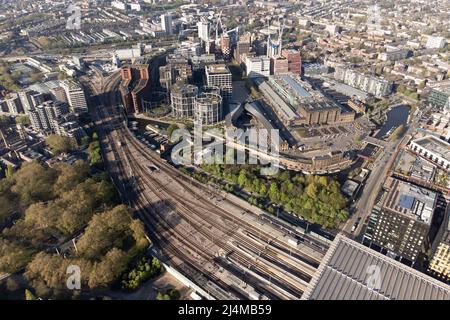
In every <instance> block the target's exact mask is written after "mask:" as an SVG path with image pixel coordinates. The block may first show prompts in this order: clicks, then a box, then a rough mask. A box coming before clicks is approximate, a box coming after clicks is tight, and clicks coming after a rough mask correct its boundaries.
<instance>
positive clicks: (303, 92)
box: [269, 74, 340, 111]
mask: <svg viewBox="0 0 450 320" xmlns="http://www.w3.org/2000/svg"><path fill="white" fill-rule="evenodd" d="M269 83H270V84H271V87H272V88H273V89H274V91H275V92H276V93H277V94H278V95H280V96H282V97H284V99H285V100H288V101H289V103H290V104H291V105H293V106H294V107H297V106H302V107H303V108H304V109H305V110H307V111H322V110H326V109H340V107H339V106H338V105H337V104H336V103H335V102H334V101H333V100H331V99H329V98H327V97H326V96H325V95H324V94H323V93H322V92H321V91H319V90H316V89H314V88H313V86H312V85H311V84H310V83H309V82H306V81H303V80H301V79H300V78H299V77H298V76H294V75H292V74H284V75H280V76H271V77H270V78H269Z"/></svg>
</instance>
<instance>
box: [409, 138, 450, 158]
mask: <svg viewBox="0 0 450 320" xmlns="http://www.w3.org/2000/svg"><path fill="white" fill-rule="evenodd" d="M413 142H414V143H416V144H418V145H419V146H421V147H423V148H425V149H427V150H430V151H431V152H432V153H434V154H437V155H439V156H440V157H441V158H444V159H445V160H447V161H450V144H449V143H447V142H445V141H443V140H441V139H439V138H436V137H434V136H426V137H423V138H419V139H416V140H413Z"/></svg>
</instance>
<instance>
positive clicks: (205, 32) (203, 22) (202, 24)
mask: <svg viewBox="0 0 450 320" xmlns="http://www.w3.org/2000/svg"><path fill="white" fill-rule="evenodd" d="M197 28H198V37H199V38H200V39H202V40H203V41H205V42H209V33H210V26H209V21H208V19H206V18H205V17H202V18H201V19H200V21H199V22H198V23H197Z"/></svg>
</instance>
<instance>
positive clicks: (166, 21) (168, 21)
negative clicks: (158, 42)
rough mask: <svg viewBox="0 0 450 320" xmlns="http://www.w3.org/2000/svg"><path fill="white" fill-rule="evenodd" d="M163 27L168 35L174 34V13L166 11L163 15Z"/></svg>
mask: <svg viewBox="0 0 450 320" xmlns="http://www.w3.org/2000/svg"><path fill="white" fill-rule="evenodd" d="M161 29H163V30H164V31H165V32H166V34H167V35H172V34H173V30H172V15H171V14H170V13H165V14H162V15H161Z"/></svg>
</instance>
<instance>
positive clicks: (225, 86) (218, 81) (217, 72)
mask: <svg viewBox="0 0 450 320" xmlns="http://www.w3.org/2000/svg"><path fill="white" fill-rule="evenodd" d="M205 72H206V85H207V86H210V87H211V86H216V87H219V88H220V94H221V95H222V98H223V100H224V102H229V100H230V99H231V95H232V93H233V86H232V76H231V72H230V70H229V69H228V67H227V66H226V65H225V64H214V65H208V66H206V68H205Z"/></svg>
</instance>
